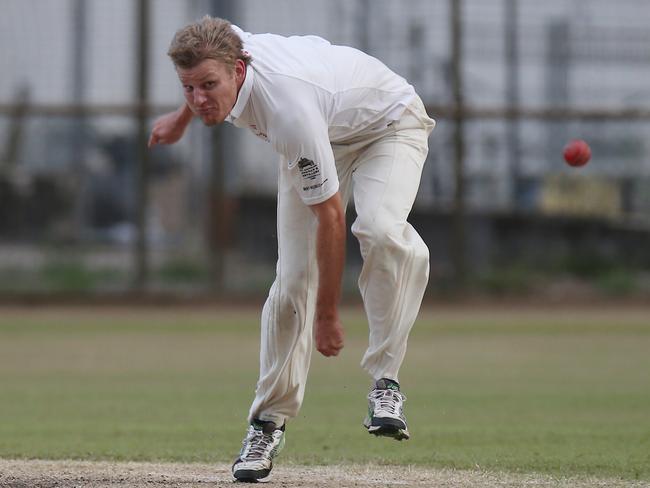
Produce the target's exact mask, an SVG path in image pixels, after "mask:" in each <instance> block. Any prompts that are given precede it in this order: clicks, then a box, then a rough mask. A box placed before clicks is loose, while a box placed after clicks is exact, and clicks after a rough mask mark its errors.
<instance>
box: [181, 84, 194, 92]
mask: <svg viewBox="0 0 650 488" xmlns="http://www.w3.org/2000/svg"><path fill="white" fill-rule="evenodd" d="M183 89H184V90H185V93H192V90H194V88H192V87H191V86H189V85H185V86H184V87H183Z"/></svg>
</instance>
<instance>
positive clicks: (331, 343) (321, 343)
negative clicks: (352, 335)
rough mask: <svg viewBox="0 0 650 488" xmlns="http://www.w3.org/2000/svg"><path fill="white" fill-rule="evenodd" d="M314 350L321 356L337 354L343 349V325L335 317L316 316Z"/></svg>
mask: <svg viewBox="0 0 650 488" xmlns="http://www.w3.org/2000/svg"><path fill="white" fill-rule="evenodd" d="M314 328H315V330H316V334H315V335H316V350H317V351H318V352H320V353H321V354H322V355H323V356H328V357H329V356H338V354H339V352H340V351H341V349H343V326H342V325H341V321H340V320H339V319H338V317H336V318H330V317H328V318H323V317H316V320H315V322H314Z"/></svg>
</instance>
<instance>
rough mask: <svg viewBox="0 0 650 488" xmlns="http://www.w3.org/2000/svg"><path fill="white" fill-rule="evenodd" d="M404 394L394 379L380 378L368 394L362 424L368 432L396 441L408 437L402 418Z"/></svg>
mask: <svg viewBox="0 0 650 488" xmlns="http://www.w3.org/2000/svg"><path fill="white" fill-rule="evenodd" d="M405 401H406V396H405V395H404V394H403V393H402V392H401V391H400V390H399V384H398V383H397V382H396V381H393V380H389V379H386V378H382V379H380V380H377V382H376V384H375V388H373V389H372V390H371V391H370V393H369V394H368V416H367V417H366V419H365V420H364V421H363V425H364V427H365V428H366V429H368V432H369V433H370V434H374V435H376V436H384V437H392V438H393V439H396V440H398V441H401V440H405V439H408V438H409V437H410V434H409V431H408V427H407V426H406V419H405V418H404V402H405Z"/></svg>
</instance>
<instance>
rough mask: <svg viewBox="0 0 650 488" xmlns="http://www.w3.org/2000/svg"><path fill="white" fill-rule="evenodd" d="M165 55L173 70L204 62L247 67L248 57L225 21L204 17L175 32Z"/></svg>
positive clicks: (192, 66)
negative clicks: (237, 61)
mask: <svg viewBox="0 0 650 488" xmlns="http://www.w3.org/2000/svg"><path fill="white" fill-rule="evenodd" d="M167 55H168V56H169V57H170V58H171V59H172V62H173V63H174V66H176V67H177V68H183V69H190V68H194V67H195V66H197V65H198V64H199V63H201V62H202V61H204V60H206V59H214V60H216V61H219V62H222V63H224V64H225V65H226V66H227V67H228V68H230V69H231V70H234V69H235V60H237V59H241V60H242V61H244V63H246V64H248V63H249V62H250V60H251V56H250V54H248V53H247V52H245V51H244V50H243V43H242V40H241V38H240V37H239V35H237V33H236V32H235V31H234V29H233V28H232V24H231V23H230V22H228V21H227V20H225V19H220V18H218V17H210V16H209V15H206V16H205V17H203V18H202V19H201V20H199V21H198V22H194V23H193V24H189V25H186V26H185V27H183V28H182V29H180V30H179V31H177V32H176V34H175V35H174V39H172V42H171V44H170V46H169V50H168V51H167Z"/></svg>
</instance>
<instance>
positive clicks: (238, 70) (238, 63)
mask: <svg viewBox="0 0 650 488" xmlns="http://www.w3.org/2000/svg"><path fill="white" fill-rule="evenodd" d="M244 78H246V63H244V61H242V60H241V59H235V79H236V80H237V83H238V84H240V83H243V82H244Z"/></svg>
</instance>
